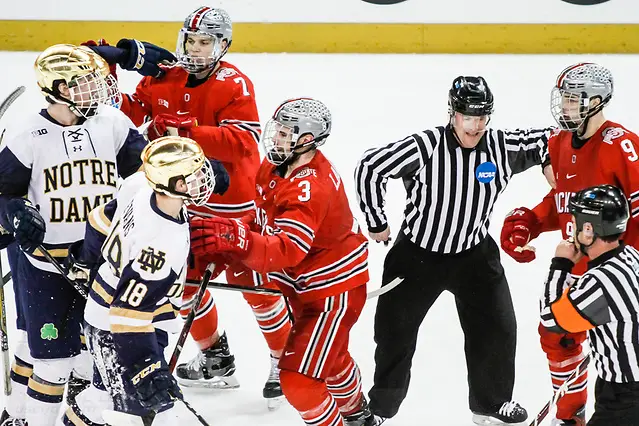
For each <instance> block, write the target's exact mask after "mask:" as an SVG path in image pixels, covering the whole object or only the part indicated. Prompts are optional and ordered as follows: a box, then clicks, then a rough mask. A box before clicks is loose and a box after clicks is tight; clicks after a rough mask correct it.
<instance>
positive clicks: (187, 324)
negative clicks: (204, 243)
mask: <svg viewBox="0 0 639 426" xmlns="http://www.w3.org/2000/svg"><path fill="white" fill-rule="evenodd" d="M214 269H215V264H214V263H209V265H208V266H207V267H206V271H204V276H202V281H200V283H199V285H200V286H199V288H198V291H197V294H196V295H195V300H193V305H192V306H191V310H190V311H189V314H188V315H187V316H186V320H185V321H184V326H182V331H180V337H178V341H177V343H176V345H175V349H173V354H171V359H170V361H169V371H170V372H171V373H173V370H175V366H176V365H177V362H178V359H179V358H180V354H181V353H182V347H183V346H184V342H186V338H187V337H188V335H189V332H190V331H191V325H192V324H193V320H194V319H195V313H196V311H197V308H198V307H199V306H200V304H201V303H202V299H204V295H205V294H206V289H207V287H208V285H209V281H211V276H212V275H213V271H214Z"/></svg>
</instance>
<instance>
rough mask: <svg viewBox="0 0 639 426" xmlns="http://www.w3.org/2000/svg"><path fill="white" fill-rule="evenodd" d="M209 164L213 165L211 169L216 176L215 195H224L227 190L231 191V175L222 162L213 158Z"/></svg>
mask: <svg viewBox="0 0 639 426" xmlns="http://www.w3.org/2000/svg"><path fill="white" fill-rule="evenodd" d="M209 162H210V163H211V169H212V170H213V175H214V176H215V189H214V190H213V193H214V194H219V195H224V193H225V192H226V190H227V189H229V183H230V177H229V173H228V172H227V171H226V168H225V167H224V165H223V164H222V163H221V162H219V161H217V160H215V159H213V158H209Z"/></svg>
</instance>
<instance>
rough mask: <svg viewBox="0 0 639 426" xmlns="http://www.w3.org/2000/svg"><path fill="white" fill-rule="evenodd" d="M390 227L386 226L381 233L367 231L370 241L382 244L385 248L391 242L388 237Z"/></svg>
mask: <svg viewBox="0 0 639 426" xmlns="http://www.w3.org/2000/svg"><path fill="white" fill-rule="evenodd" d="M390 233H391V231H390V226H388V225H387V226H386V229H384V230H383V231H382V232H371V231H368V235H369V236H370V237H371V239H372V240H373V241H375V242H377V243H384V245H385V246H387V245H388V244H389V243H390V242H391V241H392V238H391V236H390Z"/></svg>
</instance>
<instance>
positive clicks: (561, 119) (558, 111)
mask: <svg viewBox="0 0 639 426" xmlns="http://www.w3.org/2000/svg"><path fill="white" fill-rule="evenodd" d="M588 110H589V106H588V99H586V98H585V97H583V96H582V95H581V93H574V92H569V91H567V90H565V89H559V88H557V87H555V88H553V89H552V93H551V96H550V111H551V112H552V116H553V117H554V119H555V121H556V122H557V124H558V125H559V127H560V128H561V129H563V130H570V131H574V130H577V129H578V128H579V127H580V126H581V125H582V124H583V122H584V121H585V120H586V117H587V116H588Z"/></svg>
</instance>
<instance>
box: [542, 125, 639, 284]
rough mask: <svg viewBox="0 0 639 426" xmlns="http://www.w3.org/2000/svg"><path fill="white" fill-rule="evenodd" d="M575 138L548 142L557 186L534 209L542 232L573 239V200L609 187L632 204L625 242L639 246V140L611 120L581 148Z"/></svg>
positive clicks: (582, 266)
mask: <svg viewBox="0 0 639 426" xmlns="http://www.w3.org/2000/svg"><path fill="white" fill-rule="evenodd" d="M572 136H573V134H572V133H571V132H567V131H558V132H556V133H555V134H554V135H553V136H552V137H551V139H550V140H549V142H548V151H549V154H550V161H551V164H552V168H553V171H554V173H555V180H556V182H557V187H556V189H554V190H552V191H550V193H549V194H548V195H546V197H544V199H543V201H542V202H541V203H540V204H539V205H537V206H536V207H535V208H534V209H533V211H534V212H535V214H536V215H537V217H538V218H539V219H540V221H541V223H542V232H546V231H555V230H561V232H562V235H563V237H564V238H568V237H571V236H573V229H572V221H571V220H572V216H571V215H570V211H569V209H568V202H569V201H570V197H571V196H572V195H573V194H574V193H575V192H577V191H580V190H582V189H584V188H587V187H590V186H595V185H603V184H610V185H615V186H618V187H620V188H621V189H622V190H623V192H624V193H625V194H626V196H627V197H628V199H629V201H630V210H631V212H630V215H631V220H630V221H629V222H628V227H627V229H626V233H625V235H624V238H623V239H624V241H625V242H626V243H627V244H630V245H633V246H634V247H639V161H638V160H639V137H637V135H636V134H634V133H633V132H631V131H629V130H627V129H626V128H624V127H623V126H621V125H620V124H617V123H613V122H611V121H606V122H605V123H604V124H603V125H602V126H601V127H600V128H599V129H598V130H597V132H596V133H595V134H594V135H593V136H592V137H591V138H590V140H589V141H588V142H586V143H585V144H584V145H583V146H581V147H579V148H575V147H574V146H573V143H572ZM587 260H588V259H584V260H582V262H580V263H579V264H578V265H576V266H575V269H574V270H573V273H574V274H577V275H581V274H583V273H584V272H585V271H586V262H587Z"/></svg>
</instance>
